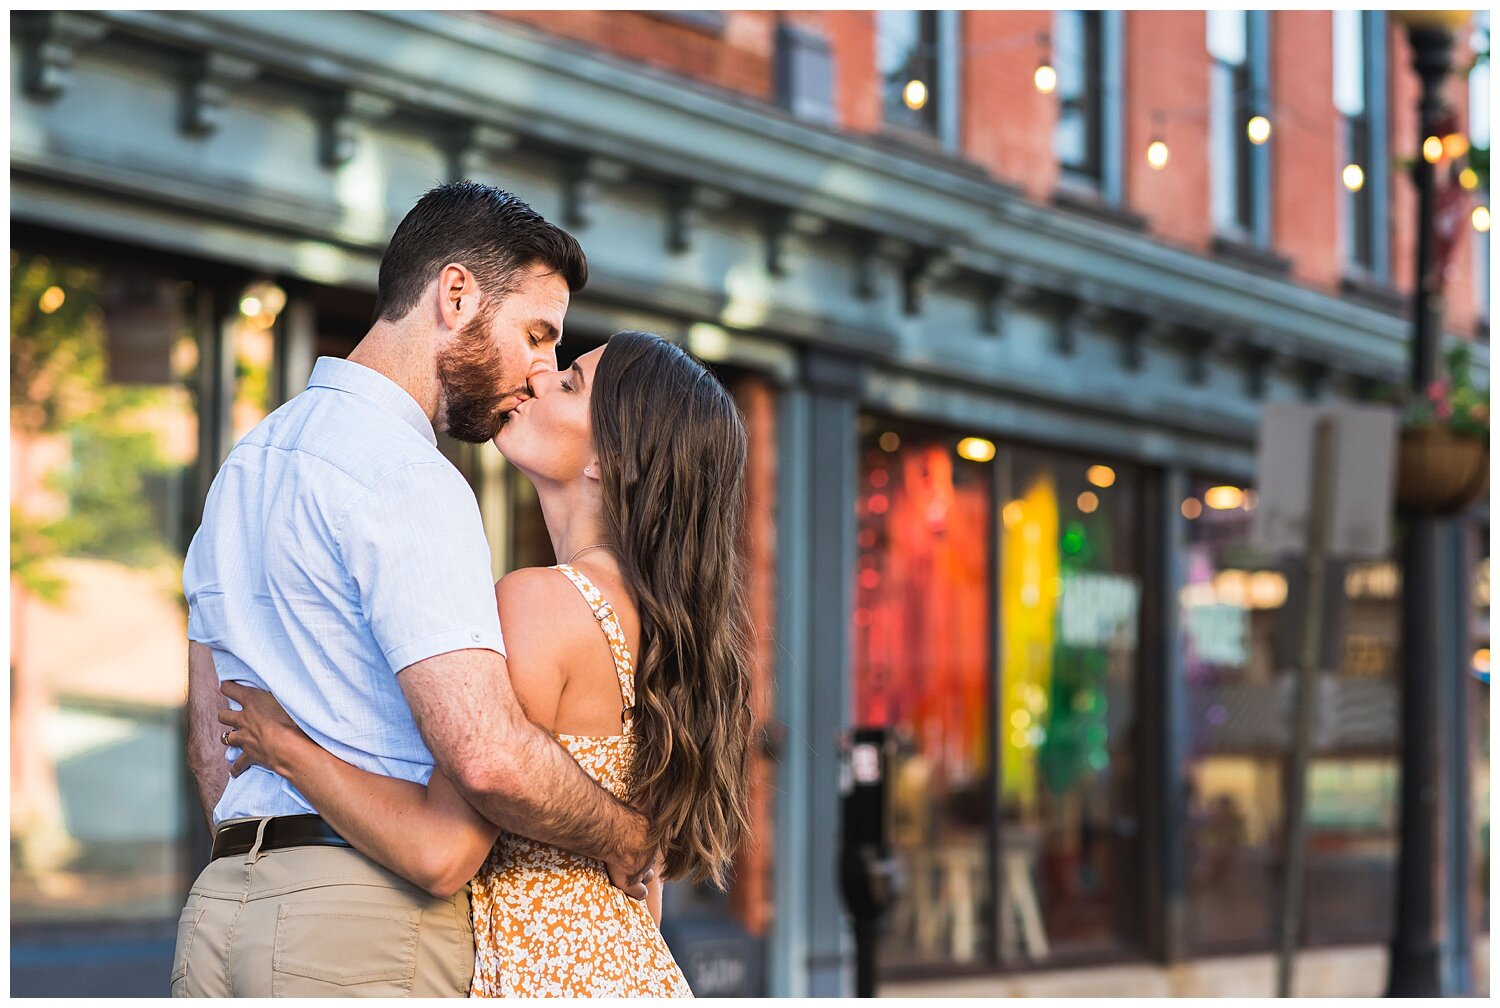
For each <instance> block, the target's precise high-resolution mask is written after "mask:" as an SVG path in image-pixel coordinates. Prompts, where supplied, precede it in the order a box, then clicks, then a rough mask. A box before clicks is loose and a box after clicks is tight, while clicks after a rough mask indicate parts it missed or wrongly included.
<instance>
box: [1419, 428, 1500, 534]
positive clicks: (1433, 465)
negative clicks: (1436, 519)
mask: <svg viewBox="0 0 1500 1008" xmlns="http://www.w3.org/2000/svg"><path fill="white" fill-rule="evenodd" d="M1489 477H1490V444H1489V439H1488V438H1479V437H1475V436H1473V435H1471V434H1460V433H1457V432H1455V431H1454V430H1453V429H1452V428H1451V427H1449V426H1448V425H1446V424H1439V423H1432V424H1425V425H1423V426H1421V427H1409V428H1407V429H1406V430H1404V431H1402V432H1401V447H1400V453H1399V455H1398V456H1397V465H1396V504H1397V506H1398V507H1399V508H1400V510H1402V511H1404V512H1407V513H1411V514H1438V515H1442V514H1454V513H1456V512H1458V511H1461V510H1463V509H1464V508H1465V507H1466V506H1468V505H1469V504H1471V503H1472V502H1474V501H1475V500H1477V499H1478V498H1479V496H1480V495H1481V494H1483V493H1484V492H1485V490H1486V489H1487V488H1488V486H1489Z"/></svg>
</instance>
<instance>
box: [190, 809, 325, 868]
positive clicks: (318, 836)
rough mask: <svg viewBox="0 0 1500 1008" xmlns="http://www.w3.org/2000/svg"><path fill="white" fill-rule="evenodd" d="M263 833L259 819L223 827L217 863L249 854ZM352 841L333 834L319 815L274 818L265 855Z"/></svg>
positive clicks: (263, 840)
mask: <svg viewBox="0 0 1500 1008" xmlns="http://www.w3.org/2000/svg"><path fill="white" fill-rule="evenodd" d="M259 830H260V820H259V819H247V820H245V821H244V822H235V823H229V824H228V825H227V826H220V827H219V831H218V832H217V833H215V834H214V847H213V859H217V858H221V857H234V856H236V855H238V854H248V853H249V852H250V848H251V847H254V846H255V835H256V833H257V832H259ZM348 846H350V843H349V841H347V840H345V839H344V838H343V837H341V836H339V835H338V834H337V833H335V832H334V831H333V827H332V826H330V825H328V823H326V822H324V821H323V817H322V816H316V815H284V816H272V817H271V819H270V820H269V821H268V822H267V823H266V832H265V836H264V837H262V838H261V842H260V849H261V850H263V851H269V850H281V849H282V848H284V847H348Z"/></svg>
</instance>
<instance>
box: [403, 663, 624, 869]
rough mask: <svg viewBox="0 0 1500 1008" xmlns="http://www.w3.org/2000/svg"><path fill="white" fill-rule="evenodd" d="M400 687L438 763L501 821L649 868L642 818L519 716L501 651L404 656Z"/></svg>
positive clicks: (611, 860)
mask: <svg viewBox="0 0 1500 1008" xmlns="http://www.w3.org/2000/svg"><path fill="white" fill-rule="evenodd" d="M400 682H401V688H402V690H403V691H404V692H405V694H406V699H407V702H408V703H409V704H410V705H411V710H412V714H413V716H414V717H415V718H416V722H417V728H418V730H419V731H421V733H422V738H423V739H425V740H426V742H427V745H428V747H429V748H430V749H431V750H432V754H433V757H434V759H435V760H436V762H437V765H438V767H439V768H440V769H441V770H442V771H443V773H445V774H446V775H447V776H448V777H449V779H451V780H452V781H453V782H454V783H455V784H457V786H458V789H459V791H460V792H462V794H463V796H464V797H465V798H467V799H468V801H469V803H470V804H472V805H473V806H474V807H475V808H476V809H478V810H479V812H480V814H481V815H483V816H484V817H485V818H486V819H488V820H489V821H490V822H492V823H494V824H495V825H496V826H499V827H500V828H502V829H506V830H509V831H511V832H512V833H519V834H520V835H522V836H527V837H531V838H532V839H535V840H540V841H542V842H544V843H549V844H552V845H554V846H557V847H561V848H563V849H564V850H570V851H574V852H576V853H579V854H582V855H584V856H586V857H592V858H597V859H598V860H600V861H604V862H606V863H608V864H610V865H613V866H616V867H619V868H624V869H625V874H627V875H629V876H630V877H631V881H634V880H635V879H636V878H638V877H639V876H640V875H642V874H643V873H644V872H645V871H646V869H648V868H649V867H650V862H651V855H652V851H651V850H650V849H649V848H648V847H647V841H646V820H645V819H644V818H642V817H641V816H640V815H639V814H638V813H636V812H634V811H632V810H631V809H630V808H628V807H626V806H625V805H623V804H621V803H620V802H619V801H617V800H615V798H614V796H613V795H611V794H610V793H609V792H608V791H606V790H604V788H602V787H600V786H599V785H598V784H597V783H595V782H594V780H593V778H591V777H589V775H588V774H587V773H586V772H584V770H583V768H582V767H580V766H579V765H578V763H577V761H576V760H574V759H573V757H572V756H571V755H569V753H568V751H567V750H566V749H564V748H563V747H562V746H561V745H559V744H558V743H557V740H556V739H554V738H552V736H551V735H549V734H548V733H547V732H545V731H543V730H542V729H541V728H539V727H537V726H536V725H534V724H532V723H531V722H530V721H529V720H527V718H526V715H525V713H524V712H523V711H522V710H521V705H520V704H519V703H518V702H517V700H516V696H515V693H514V691H512V689H511V686H510V677H509V676H508V675H507V674H506V669H505V658H504V657H503V656H501V655H500V654H498V653H497V652H494V651H488V650H482V649H478V648H473V649H468V650H464V651H450V652H448V653H447V654H440V655H435V656H433V657H431V658H427V659H425V660H423V661H419V662H417V663H416V664H413V665H408V666H407V667H406V668H404V669H402V670H401V673H400Z"/></svg>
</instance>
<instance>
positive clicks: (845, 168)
mask: <svg viewBox="0 0 1500 1008" xmlns="http://www.w3.org/2000/svg"><path fill="white" fill-rule="evenodd" d="M88 16H92V17H97V18H100V19H101V20H103V21H104V22H106V23H108V24H109V25H110V26H111V27H113V28H115V29H117V30H120V31H122V32H126V33H129V34H133V35H136V36H140V37H146V38H150V39H154V40H156V41H158V42H162V43H167V44H172V45H177V46H186V47H189V48H199V49H210V48H211V49H213V50H215V51H219V52H226V53H231V54H233V55H236V56H239V57H241V58H243V59H248V60H253V61H255V62H256V63H258V64H260V65H263V66H264V67H265V68H266V69H267V72H275V73H277V74H279V75H281V76H283V77H287V78H290V79H293V80H300V81H303V82H305V83H308V84H312V85H314V86H317V87H321V88H328V89H336V90H348V89H358V90H359V91H361V92H367V93H369V94H371V95H377V96H382V97H385V98H389V99H391V100H393V101H395V102H397V103H398V104H399V105H401V106H403V107H404V108H406V109H407V110H408V111H415V112H419V113H421V114H423V115H427V116H429V117H432V118H434V119H438V120H442V121H445V122H446V121H453V120H462V119H467V120H470V121H473V122H478V123H485V124H488V125H491V126H494V127H498V128H501V129H505V130H513V131H515V132H517V133H518V134H521V135H524V136H526V137H527V138H528V140H539V141H541V142H542V143H544V144H547V145H554V146H556V147H557V148H558V149H560V150H565V151H566V150H571V151H575V152H579V153H588V154H594V155H599V156H603V157H606V158H614V159H618V160H619V161H621V162H623V163H626V164H629V165H631V166H632V168H634V169H636V170H638V171H641V172H642V173H643V174H645V175H649V176H656V177H667V178H670V177H674V176H675V177H678V178H681V179H685V180H692V179H703V178H712V179H714V182H715V185H716V186H720V187H722V188H723V189H725V190H727V191H730V192H733V193H735V194H736V195H737V196H740V197H741V198H745V199H748V200H750V201H752V202H757V203H761V204H764V205H768V206H770V207H782V208H790V209H795V210H801V211H805V212H808V213H812V214H816V215H818V216H820V217H822V218H825V219H827V220H828V221H830V222H831V223H834V224H836V225H840V226H843V227H848V228H853V229H855V230H863V231H867V232H871V233H873V234H875V235H889V236H895V237H899V238H900V239H902V240H904V241H907V242H914V243H917V244H919V245H926V246H929V247H931V248H933V249H944V250H946V251H948V252H950V253H951V255H952V259H953V262H954V264H955V265H958V266H961V267H963V268H964V269H966V270H968V271H971V272H976V273H980V274H988V275H992V276H997V277H1008V276H1016V275H1022V276H1028V275H1034V274H1043V275H1045V276H1047V277H1048V280H1049V285H1050V286H1055V287H1058V288H1060V289H1061V290H1062V291H1063V292H1064V293H1068V292H1071V291H1074V290H1076V289H1078V288H1079V287H1092V288H1093V289H1095V290H1096V291H1097V292H1098V294H1099V296H1101V297H1102V298H1104V299H1105V301H1106V303H1107V304H1109V305H1110V306H1111V307H1115V308H1118V309H1121V310H1126V311H1133V312H1136V313H1139V314H1144V315H1151V314H1155V313H1160V314H1162V315H1163V316H1165V317H1168V318H1172V319H1176V320H1180V321H1181V322H1183V323H1185V324H1190V325H1192V326H1193V327H1195V328H1199V329H1207V330H1215V329H1219V328H1233V329H1243V330H1246V331H1248V332H1250V333H1251V334H1252V335H1251V337H1250V338H1251V339H1253V340H1254V341H1255V342H1257V343H1259V344H1261V345H1264V346H1265V347H1266V348H1267V349H1270V350H1273V351H1276V352H1278V353H1282V354H1286V353H1295V354H1297V355H1299V356H1304V355H1309V356H1317V357H1320V358H1327V359H1329V360H1330V361H1333V362H1336V364H1337V366H1339V367H1340V368H1343V369H1348V370H1351V371H1354V372H1356V373H1364V372H1372V371H1379V372H1389V371H1390V370H1391V369H1393V368H1396V367H1399V366H1401V365H1403V364H1404V361H1405V357H1406V329H1407V323H1406V322H1405V321H1404V320H1403V319H1401V318H1399V317H1397V316H1395V315H1391V314H1387V313H1382V312H1380V311H1378V310H1375V309H1373V308H1371V307H1369V306H1366V305H1363V304H1359V303H1356V302H1352V301H1348V300H1344V299H1340V298H1335V297H1330V296H1328V295H1325V294H1321V293H1319V292H1317V291H1313V290H1309V289H1307V288H1303V287H1299V286H1297V285H1295V284H1292V283H1289V282H1286V281H1283V280H1278V279H1275V278H1271V277H1265V276H1261V275H1257V274H1254V273H1251V272H1248V271H1245V270H1242V269H1239V268H1236V267H1234V266H1233V265H1230V264H1227V263H1223V262H1218V261H1215V260H1213V259H1211V258H1206V257H1204V256H1201V255H1198V254H1195V253H1193V252H1191V251H1188V250H1185V249H1178V248H1174V247H1172V246H1169V245H1166V244H1164V243H1162V242H1160V241H1158V240H1156V239H1154V238H1151V237H1149V236H1145V235H1141V234H1138V233H1135V232H1132V231H1129V230H1125V229H1120V228H1112V227H1108V226H1103V225H1100V224H1099V223H1098V222H1097V221H1093V220H1091V219H1087V218H1083V217H1079V216H1077V215H1073V214H1069V213H1067V212H1065V211H1059V210H1056V209H1053V208H1047V207H1041V206H1037V205H1035V204H1032V203H1029V202H1027V201H1026V200H1024V199H1022V198H1020V197H1019V196H1017V195H1016V193H1015V192H1014V190H1012V189H1011V188H1010V187H1007V186H1004V185H1001V184H999V183H996V182H993V181H987V180H983V179H978V178H975V177H973V176H971V175H969V174H965V173H961V172H958V171H954V170H952V169H948V168H945V167H943V166H942V165H940V164H934V163H927V162H924V161H922V160H920V159H918V158H913V157H904V156H901V155H900V154H897V153H893V152H890V151H886V150H883V149H881V148H879V147H878V146H876V145H874V144H872V143H870V142H868V141H865V140H862V139H860V138H855V137H848V136H844V135H841V134H838V133H836V132H833V131H829V130H825V129H820V128H818V127H815V126H811V125H808V124H804V123H801V122H798V121H796V120H793V119H790V118H789V117H787V116H786V115H784V114H781V113H779V112H777V111H776V110H771V109H766V108H764V107H761V106H758V105H756V104H753V103H751V102H749V101H741V100H738V99H735V98H731V97H728V96H724V95H721V94H718V93H714V92H711V91H710V90H708V89H706V88H703V87H699V86H696V85H693V84H691V83H688V82H683V81H681V80H677V79H672V78H668V77H666V76H664V75H656V74H654V73H652V72H649V71H642V70H640V69H639V68H636V67H633V66H630V65H627V64H623V63H621V62H618V61H614V60H612V59H610V58H608V57H601V56H596V55H593V54H590V53H587V52H583V51H580V50H578V49H576V48H573V47H567V46H560V45H558V44H555V43H551V42H548V41H544V40H542V39H541V38H539V37H536V36H534V35H532V34H531V33H528V32H525V31H524V30H518V29H516V28H514V27H510V26H506V25H504V24H503V23H500V22H498V21H496V20H495V19H493V18H490V17H487V16H482V15H470V14H466V13H460V14H454V13H444V12H436V11H366V12H348V11H344V12H339V11H290V12H271V11H173V12H170V13H168V12H151V11H101V12H97V13H95V14H92V15H88ZM642 121H649V122H651V123H652V129H651V130H650V131H649V134H647V133H643V132H641V131H636V132H626V130H625V129H624V128H623V127H625V126H626V125H628V124H631V123H639V122H642ZM1267 305H1276V306H1277V308H1278V311H1277V312H1276V317H1275V319H1274V320H1269V319H1266V318H1265V317H1264V315H1265V312H1266V307H1267ZM1477 349H1478V350H1479V352H1477V353H1476V354H1475V357H1476V364H1477V365H1479V366H1480V367H1482V368H1483V369H1484V370H1485V371H1486V372H1487V369H1488V353H1487V348H1483V347H1480V348H1477Z"/></svg>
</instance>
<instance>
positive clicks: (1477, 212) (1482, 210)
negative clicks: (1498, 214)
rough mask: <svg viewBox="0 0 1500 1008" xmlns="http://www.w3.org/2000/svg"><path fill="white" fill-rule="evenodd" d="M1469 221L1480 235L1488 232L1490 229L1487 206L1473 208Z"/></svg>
mask: <svg viewBox="0 0 1500 1008" xmlns="http://www.w3.org/2000/svg"><path fill="white" fill-rule="evenodd" d="M1469 221H1470V222H1471V223H1472V224H1473V225H1474V230H1475V231H1479V232H1481V233H1483V232H1486V231H1488V230H1489V229H1490V208H1489V207H1487V206H1477V207H1475V208H1474V212H1473V213H1472V214H1470V215H1469Z"/></svg>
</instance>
